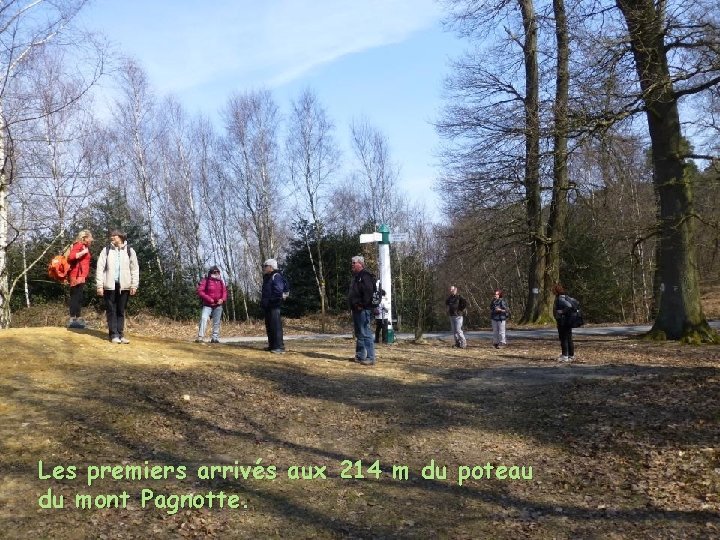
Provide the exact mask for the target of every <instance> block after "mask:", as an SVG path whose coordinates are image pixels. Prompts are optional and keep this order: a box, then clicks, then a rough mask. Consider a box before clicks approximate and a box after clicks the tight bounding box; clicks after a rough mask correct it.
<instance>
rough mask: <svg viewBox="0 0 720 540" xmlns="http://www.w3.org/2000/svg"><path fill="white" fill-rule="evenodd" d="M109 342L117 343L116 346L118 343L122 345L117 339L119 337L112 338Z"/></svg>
mask: <svg viewBox="0 0 720 540" xmlns="http://www.w3.org/2000/svg"><path fill="white" fill-rule="evenodd" d="M110 342H111V343H118V344H119V343H122V341H120V338H119V337H114V338H112V339H111V340H110Z"/></svg>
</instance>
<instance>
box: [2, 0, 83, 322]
mask: <svg viewBox="0 0 720 540" xmlns="http://www.w3.org/2000/svg"><path fill="white" fill-rule="evenodd" d="M85 4H86V1H85V0H68V1H66V2H60V3H57V2H49V1H42V0H35V1H23V0H8V1H6V2H3V4H2V7H1V8H0V328H7V327H8V326H9V325H10V294H11V291H10V284H9V281H8V272H7V249H8V246H9V245H10V244H11V243H12V242H14V241H15V239H16V238H17V234H16V233H15V234H13V236H12V237H10V235H9V231H10V228H9V224H10V215H9V205H8V195H9V192H10V186H11V185H12V182H13V177H14V169H13V162H14V160H15V157H16V156H15V151H16V148H15V146H14V144H13V129H14V127H16V126H17V125H18V124H19V123H22V122H23V121H27V120H29V119H31V118H36V117H38V116H40V114H39V113H38V112H37V110H34V103H33V102H32V100H26V99H20V96H18V95H17V94H16V93H15V90H16V89H17V88H18V86H19V85H20V83H21V81H22V80H23V78H24V77H26V76H27V75H28V73H29V72H30V71H29V70H30V60H31V59H32V56H33V54H34V53H35V52H36V51H38V50H40V49H42V48H44V47H46V46H48V44H49V43H51V42H52V41H53V40H55V39H57V38H58V36H60V35H67V36H68V39H67V40H65V41H64V42H63V46H64V47H67V48H70V47H73V46H77V45H78V43H79V42H78V41H74V39H78V38H77V37H76V38H72V37H69V36H70V32H69V25H70V23H71V22H72V20H73V19H74V18H75V16H76V15H77V14H78V12H79V11H80V10H81V9H82V8H83V7H84V6H85ZM96 75H97V71H96V72H95V74H94V75H92V76H91V77H90V80H89V81H86V84H84V85H83V89H84V90H86V89H87V88H88V87H89V86H90V85H92V83H93V82H94V80H95V76H96ZM77 97H78V96H74V98H77ZM66 105H67V103H61V104H58V106H59V107H60V108H62V107H64V106H66Z"/></svg>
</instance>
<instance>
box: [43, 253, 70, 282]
mask: <svg viewBox="0 0 720 540" xmlns="http://www.w3.org/2000/svg"><path fill="white" fill-rule="evenodd" d="M70 248H72V244H70V245H69V246H68V247H67V248H65V249H64V250H63V252H62V254H60V255H55V256H54V257H53V258H52V260H51V261H50V264H49V265H48V276H49V277H50V279H52V280H54V281H58V282H60V283H65V282H66V281H67V276H68V272H70V263H69V262H68V259H67V258H68V255H70Z"/></svg>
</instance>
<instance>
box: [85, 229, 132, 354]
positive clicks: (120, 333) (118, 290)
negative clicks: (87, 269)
mask: <svg viewBox="0 0 720 540" xmlns="http://www.w3.org/2000/svg"><path fill="white" fill-rule="evenodd" d="M139 284H140V265H139V264H138V259H137V255H136V254H135V250H134V249H133V248H132V247H130V246H128V244H127V235H126V234H125V233H124V232H123V231H121V230H118V229H115V230H114V231H112V232H110V245H108V246H106V247H105V248H103V250H102V251H101V252H100V256H99V257H98V262H97V271H96V272H95V287H96V289H97V295H98V296H102V297H104V299H105V315H106V317H107V324H108V334H109V337H110V341H111V342H112V343H130V341H129V340H128V339H127V338H126V337H125V334H124V332H125V308H126V307H127V304H128V300H129V299H130V297H131V296H135V293H137V289H138V285H139Z"/></svg>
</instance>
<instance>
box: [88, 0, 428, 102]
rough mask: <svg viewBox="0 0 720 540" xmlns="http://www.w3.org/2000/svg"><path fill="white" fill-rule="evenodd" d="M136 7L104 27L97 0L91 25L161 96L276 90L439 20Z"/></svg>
mask: <svg viewBox="0 0 720 540" xmlns="http://www.w3.org/2000/svg"><path fill="white" fill-rule="evenodd" d="M135 3H136V2H135V1H134V0H130V1H128V2H125V3H124V6H125V9H124V10H123V11H122V12H118V11H113V13H112V15H111V17H110V19H111V20H105V19H103V17H102V10H103V9H108V10H110V9H115V8H112V7H111V5H112V4H114V2H113V0H110V1H109V2H108V1H107V0H99V1H98V2H97V3H96V4H95V6H96V7H95V10H96V13H97V14H98V15H96V16H95V17H94V19H93V20H95V22H96V23H98V24H100V26H102V25H103V21H104V20H105V24H106V25H107V26H108V27H107V28H101V30H103V31H105V32H106V33H109V34H110V35H111V36H112V38H113V39H114V40H116V41H119V42H120V47H121V48H122V49H123V50H125V51H128V52H130V53H131V54H134V55H135V56H137V57H138V58H140V59H141V60H142V62H143V64H144V65H145V67H146V68H147V69H148V71H149V72H150V73H151V74H152V79H153V81H154V83H156V84H157V86H158V87H159V89H160V90H161V91H162V92H168V91H169V92H178V91H183V90H186V89H189V88H193V87H198V86H203V85H207V84H212V82H213V81H215V80H218V79H222V80H228V79H234V80H236V81H237V85H238V86H247V85H254V86H259V85H267V86H275V85H280V84H283V83H286V82H290V81H292V80H294V79H296V78H298V77H301V76H302V75H303V74H305V73H307V72H308V71H309V70H311V69H313V68H315V67H317V66H319V65H322V64H325V63H328V62H332V61H334V60H336V59H338V58H340V57H342V56H344V55H347V54H351V53H357V52H361V51H363V50H367V49H370V48H374V47H380V46H383V45H388V44H392V43H399V42H402V41H403V40H405V39H407V38H408V37H410V36H411V35H412V34H413V33H415V32H417V31H420V30H423V29H425V28H428V27H430V26H431V25H433V24H435V23H436V21H437V20H438V19H439V17H440V15H441V13H440V8H439V7H438V5H437V3H436V2H435V0H356V1H343V0H340V1H338V0H266V1H265V2H257V1H255V0H242V1H238V0H225V1H214V2H202V3H200V2H194V1H185V2H184V1H168V2H159V1H157V0H156V1H154V2H137V6H135V5H134V4H135ZM128 4H129V5H128ZM115 5H117V4H115ZM162 5H164V6H165V8H163V7H162ZM97 10H100V11H97ZM118 19H120V20H118ZM93 20H90V21H89V22H88V24H89V25H92V22H93Z"/></svg>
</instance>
